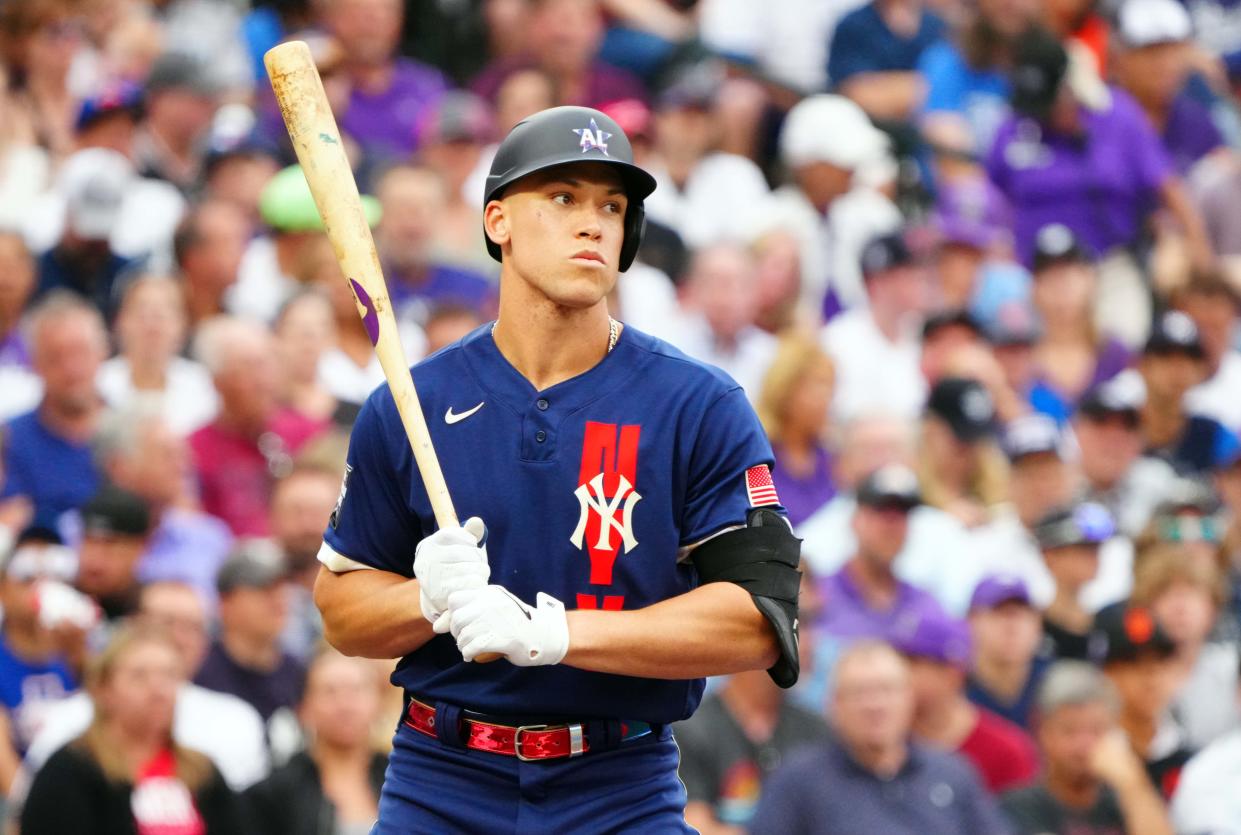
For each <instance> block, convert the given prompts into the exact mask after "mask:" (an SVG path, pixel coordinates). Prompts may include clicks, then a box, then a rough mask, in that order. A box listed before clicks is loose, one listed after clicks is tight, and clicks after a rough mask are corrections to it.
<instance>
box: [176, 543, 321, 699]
mask: <svg viewBox="0 0 1241 835" xmlns="http://www.w3.org/2000/svg"><path fill="white" fill-rule="evenodd" d="M264 546H265V543H263V542H261V541H258V540H251V541H249V542H245V543H242V544H240V545H238V547H237V548H236V549H235V550H234V552H233V554H232V555H231V556H230V557H229V558H228V560H227V561H225V563H224V565H223V566H221V568H220V574H219V577H218V578H217V581H216V583H217V590H218V592H219V595H220V603H219V619H220V632H219V635H218V636H217V638H216V639H215V640H214V641H213V642H212V644H211V647H210V649H208V650H207V657H206V658H205V659H204V660H203V663H202V666H201V667H199V670H198V674H197V675H196V676H195V677H194V682H195V683H196V684H198V685H200V686H202V687H206V688H207V689H209V690H216V691H218V692H220V693H230V694H232V695H234V696H237V697H239V698H240V699H242V700H244V701H245V702H247V703H248V704H250V705H251V706H252V707H253V708H254V709H255V710H257V711H258V712H259V716H261V717H263V721H265V722H268V721H270V720H271V718H272V715H273V714H275V713H276V711H277V710H280V709H281V708H290V709H291V708H293V707H294V706H295V705H297V703H298V701H299V700H300V699H301V697H302V687H303V685H304V683H305V676H306V668H305V667H304V666H303V665H302V663H301V662H299V661H297V660H296V659H294V658H293V657H292V656H290V655H288V654H287V653H285V652H284V650H282V649H281V646H280V636H281V635H282V633H283V632H284V629H285V626H286V625H287V623H288V617H289V606H288V594H287V591H286V589H285V586H284V580H285V578H286V576H287V573H288V572H287V569H286V567H285V563H284V558H283V556H282V555H281V554H280V552H279V551H278V550H276V549H274V548H271V547H264Z"/></svg>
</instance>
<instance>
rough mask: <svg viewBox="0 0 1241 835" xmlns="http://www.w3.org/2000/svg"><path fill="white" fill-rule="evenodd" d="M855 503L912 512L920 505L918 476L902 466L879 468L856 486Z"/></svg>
mask: <svg viewBox="0 0 1241 835" xmlns="http://www.w3.org/2000/svg"><path fill="white" fill-rule="evenodd" d="M857 503H858V504H859V505H866V506H867V507H899V508H901V509H903V510H912V509H914V508H915V507H917V506H918V505H920V504H922V494H921V492H920V491H919V490H918V476H916V475H915V474H914V471H913V470H911V469H909V468H908V467H906V466H904V465H903V464H888V465H886V466H883V467H880V468H879V469H877V470H875V471H874V472H873V473H871V474H870V475H868V476H866V478H864V479H862V483H861V484H859V485H858V489H857Z"/></svg>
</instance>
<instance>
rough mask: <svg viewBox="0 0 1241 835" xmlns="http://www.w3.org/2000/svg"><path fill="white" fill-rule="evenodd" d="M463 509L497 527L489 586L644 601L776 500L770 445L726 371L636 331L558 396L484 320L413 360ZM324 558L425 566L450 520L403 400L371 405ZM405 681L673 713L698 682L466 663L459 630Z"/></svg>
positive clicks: (490, 696)
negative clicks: (532, 376) (418, 453)
mask: <svg viewBox="0 0 1241 835" xmlns="http://www.w3.org/2000/svg"><path fill="white" fill-rule="evenodd" d="M413 375H414V382H415V385H416V386H417V389H418V397H419V399H420V400H421V402H422V407H423V411H424V413H425V415H426V418H427V423H428V424H429V426H430V428H431V436H432V439H433V440H434V443H435V449H436V452H437V453H438V455H439V459H440V464H441V466H442V467H443V470H444V477H445V479H446V480H447V482H448V487H449V490H450V491H451V493H452V497H453V502H454V505H455V507H456V510H457V514H458V515H459V517H460V518H462V519H465V518H468V517H470V516H479V517H481V518H482V519H483V520H484V521H485V522H486V523H487V530H488V540H487V554H488V558H489V561H490V563H491V582H493V583H498V584H501V585H503V586H505V587H506V588H508V589H509V590H510V591H511V592H513V593H514V594H516V595H517V596H519V597H521V598H522V599H523V600H525V601H527V602H528V603H533V602H534V599H535V595H536V594H537V593H538V592H540V591H544V592H547V593H548V594H551V595H553V596H554V597H557V598H559V599H560V600H562V601H563V602H564V604H565V607H566V608H568V609H574V608H578V609H593V608H600V609H638V608H641V607H644V606H648V605H650V604H653V603H656V602H658V601H661V600H666V599H668V598H670V597H674V596H676V595H679V594H683V593H685V592H687V591H689V590H691V589H692V588H694V587H695V585H697V577H696V574H695V572H694V569H693V567H692V565H691V564H690V563H689V562H688V561H686V560H685V559H684V558H683V557H684V556H685V554H686V553H687V550H688V548H689V547H690V546H692V545H695V544H697V543H699V542H701V541H702V540H704V539H707V538H709V537H710V536H712V535H713V534H716V533H719V532H721V531H724V530H727V529H729V528H732V527H736V526H740V525H744V524H745V519H746V512H747V511H748V509H749V508H750V507H751V506H754V505H775V506H777V507H778V500H777V498H776V494H775V489H774V487H772V486H771V478H770V473H769V467H770V464H771V460H772V454H771V447H770V445H769V444H768V442H767V439H766V436H765V435H764V433H763V430H762V427H761V426H760V425H759V422H758V419H757V418H756V417H755V415H754V411H753V410H752V409H751V408H750V406H749V404H748V402H747V401H746V398H745V395H744V393H743V392H742V390H741V388H740V387H739V386H738V385H737V384H736V383H735V382H733V381H732V380H731V379H729V377H728V376H727V375H725V374H724V373H723V372H721V371H719V370H717V369H714V368H711V367H710V366H707V365H704V364H702V363H699V362H697V361H695V360H692V359H690V358H689V357H687V356H685V355H684V354H682V353H681V352H679V351H677V350H676V349H675V348H673V347H671V346H669V345H668V344H666V343H664V342H661V341H659V340H657V339H655V338H654V337H651V336H648V335H646V334H643V333H640V332H638V331H635V330H634V329H633V328H628V327H627V328H625V329H624V331H623V332H622V334H621V337H620V339H619V341H618V342H617V344H616V347H615V349H613V350H612V352H611V353H609V354H608V355H607V356H606V357H605V358H604V359H603V360H602V361H601V362H600V363H599V364H598V365H596V366H595V367H594V368H592V369H591V370H589V371H587V372H586V373H584V374H581V375H579V376H577V377H574V378H572V379H570V380H566V381H564V382H562V383H558V384H556V385H555V386H552V387H551V388H548V389H546V390H544V391H541V392H540V391H536V390H535V389H534V387H533V386H532V385H531V384H530V383H529V382H528V381H527V380H526V379H525V378H524V377H522V376H521V374H519V373H518V372H517V370H516V369H514V368H513V367H512V366H511V365H509V363H508V361H507V360H505V359H504V357H503V355H501V353H500V352H499V350H498V349H497V348H496V345H495V342H494V341H493V339H492V338H491V326H490V325H486V326H484V327H482V328H480V329H478V330H476V331H474V332H473V333H472V334H470V335H469V336H467V337H466V338H465V339H463V340H462V341H461V342H460V343H458V344H456V345H453V346H451V347H449V348H446V349H444V350H443V351H440V352H439V353H437V354H435V355H434V356H432V357H430V358H428V359H427V360H425V361H423V362H422V363H420V364H419V365H418V366H416V367H415V368H414V371H413ZM348 467H349V469H348V471H347V473H346V476H345V484H344V485H343V487H342V490H341V498H340V502H339V504H338V505H337V509H336V511H335V512H334V513H333V514H332V521H331V522H330V523H329V525H328V528H327V531H326V533H325V535H324V540H325V549H324V551H323V552H322V554H321V558H323V559H324V561H325V562H329V564H330V561H331V560H332V559H333V558H334V554H333V552H335V554H338V555H341V556H344V557H347V558H349V559H351V560H354V561H357V562H360V563H363V564H365V565H368V566H373V567H375V568H380V569H383V570H385V571H391V572H395V573H397V574H402V575H404V576H407V577H409V576H412V575H413V561H414V549H415V546H416V545H417V544H418V541H419V540H420V539H421V538H422V537H423V536H426V535H428V534H430V533H432V532H433V531H434V530H435V529H436V525H435V519H434V516H433V515H432V513H431V505H430V502H429V501H428V499H427V496H426V491H425V489H424V487H423V485H422V480H421V478H420V477H419V476H418V471H417V467H416V465H415V463H414V460H413V454H412V453H411V451H410V448H409V442H408V441H407V440H406V437H405V433H404V430H403V429H402V426H401V421H400V418H399V416H398V414H397V411H396V405H395V403H394V402H393V399H392V395H391V393H390V392H389V390H388V388H387V386H382V387H380V388H379V389H378V390H376V391H375V392H374V393H373V394H372V395H371V396H370V398H369V399H368V400H367V402H366V404H365V405H364V406H363V407H362V411H361V413H360V414H359V415H358V420H357V423H356V424H355V425H354V428H353V436H352V438H351V439H350V444H349V458H348ZM392 681H393V684H395V685H397V686H399V687H404V688H405V689H407V690H409V691H411V692H413V693H416V694H418V695H419V696H420V698H423V699H424V700H426V699H430V700H441V701H445V702H449V703H453V704H458V705H462V706H464V707H467V708H470V709H473V710H478V711H482V712H487V713H495V714H524V715H534V714H539V715H547V714H551V715H557V716H581V717H590V716H593V717H605V718H628V719H640V720H644V721H648V722H660V723H662V722H671V721H675V720H678V719H683V718H685V717H687V716H689V715H690V714H691V713H693V711H694V708H695V707H697V705H698V701H699V699H700V698H701V696H702V690H703V681H702V679H686V680H679V681H662V680H655V679H643V678H633V677H628V676H619V675H610V674H603V673H592V672H585V671H582V670H577V669H574V668H571V667H567V666H564V665H558V666H546V667H530V668H519V667H515V666H513V665H511V664H509V663H508V662H507V661H503V660H500V661H496V662H494V663H491V664H467V663H465V662H464V661H463V660H462V658H461V654H460V653H459V652H458V651H457V646H456V643H455V642H454V641H453V639H452V637H451V636H448V635H444V636H437V637H435V638H433V639H432V640H431V641H430V642H428V643H427V644H426V645H424V646H423V647H421V648H420V649H418V650H417V651H415V652H414V653H412V654H411V655H408V656H406V657H405V658H403V659H401V662H400V664H398V665H397V668H396V671H395V672H394V673H393V676H392Z"/></svg>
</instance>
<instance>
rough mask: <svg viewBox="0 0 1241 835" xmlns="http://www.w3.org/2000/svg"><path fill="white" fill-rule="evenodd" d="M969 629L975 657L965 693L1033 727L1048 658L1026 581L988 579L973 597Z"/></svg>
mask: <svg viewBox="0 0 1241 835" xmlns="http://www.w3.org/2000/svg"><path fill="white" fill-rule="evenodd" d="M969 629H970V643H971V647H972V648H973V658H972V660H971V664H970V674H969V677H968V678H967V679H966V683H965V695H966V696H967V697H968V698H969V700H970V701H971V702H973V703H974V704H976V705H978V706H979V707H981V708H983V709H984V710H989V711H991V712H992V713H994V714H996V715H997V716H1000V717H1002V718H1004V719H1007V720H1008V721H1010V722H1012V723H1013V724H1015V725H1017V726H1019V727H1021V728H1025V729H1026V730H1030V729H1031V728H1032V727H1033V722H1032V720H1033V713H1034V699H1035V695H1036V694H1037V692H1038V688H1039V685H1040V684H1041V683H1042V680H1043V675H1044V673H1045V672H1046V670H1047V660H1046V659H1045V658H1043V657H1042V656H1040V655H1039V654H1038V650H1039V643H1040V641H1041V639H1042V635H1043V628H1042V616H1041V615H1040V613H1039V610H1038V609H1036V608H1034V605H1033V604H1032V603H1031V601H1030V592H1029V590H1028V589H1027V588H1026V584H1025V582H1024V581H1023V580H1022V579H1021V578H1020V577H1016V576H1013V575H1002V574H998V575H992V576H989V577H985V578H983V579H982V580H981V581H980V582H979V583H978V586H977V587H976V588H975V589H974V594H973V595H972V596H971V598H970V609H969Z"/></svg>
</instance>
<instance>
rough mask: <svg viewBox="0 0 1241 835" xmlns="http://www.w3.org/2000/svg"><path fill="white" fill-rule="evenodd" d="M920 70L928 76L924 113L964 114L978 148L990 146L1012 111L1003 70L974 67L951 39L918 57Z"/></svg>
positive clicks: (932, 46)
mask: <svg viewBox="0 0 1241 835" xmlns="http://www.w3.org/2000/svg"><path fill="white" fill-rule="evenodd" d="M918 72H919V74H921V75H922V77H923V78H925V79H926V87H927V93H926V102H925V103H924V104H923V106H922V109H923V112H924V113H926V114H928V115H929V114H935V113H952V114H956V115H958V116H961V117H962V118H964V119H965V121H966V122H967V123H968V124H969V127H970V132H971V133H972V134H973V135H974V140H975V142H976V143H977V145H976V147H978V148H979V149H986V148H989V147H990V146H991V140H992V137H994V136H995V132H996V131H997V130H998V129H999V126H1000V124H1001V123H1002V122H1003V121H1004V118H1005V117H1006V116H1007V115H1008V113H1009V106H1008V78H1007V77H1006V76H1005V75H1004V73H1002V72H1001V71H1000V70H999V69H998V68H994V67H974V66H971V65H970V64H969V62H967V61H966V60H965V56H964V55H962V54H961V51H960V50H959V49H958V48H957V47H956V46H955V45H954V44H952V43H949V42H948V41H940V42H939V43H936V44H932V45H931V46H929V47H927V49H926V51H925V52H923V53H922V55H921V57H920V58H919V60H918Z"/></svg>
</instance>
